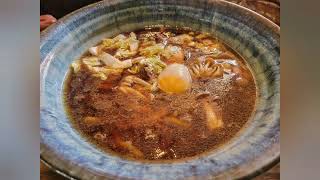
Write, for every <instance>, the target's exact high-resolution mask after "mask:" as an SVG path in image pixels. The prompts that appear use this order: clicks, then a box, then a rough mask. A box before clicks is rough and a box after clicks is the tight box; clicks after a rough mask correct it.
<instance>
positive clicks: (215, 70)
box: [191, 60, 223, 78]
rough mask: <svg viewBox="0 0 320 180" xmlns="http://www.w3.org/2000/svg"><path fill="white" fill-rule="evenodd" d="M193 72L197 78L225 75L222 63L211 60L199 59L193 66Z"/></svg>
mask: <svg viewBox="0 0 320 180" xmlns="http://www.w3.org/2000/svg"><path fill="white" fill-rule="evenodd" d="M191 74H192V75H193V77H195V78H208V77H212V78H219V77H223V67H222V65H221V64H214V62H213V61H210V60H209V61H207V60H206V61H204V62H201V61H200V60H198V61H197V62H196V63H195V64H193V65H192V66H191Z"/></svg>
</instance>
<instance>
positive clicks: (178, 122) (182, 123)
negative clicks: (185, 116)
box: [165, 116, 191, 128]
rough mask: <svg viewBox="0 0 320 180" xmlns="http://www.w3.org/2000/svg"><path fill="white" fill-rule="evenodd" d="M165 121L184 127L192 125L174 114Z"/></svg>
mask: <svg viewBox="0 0 320 180" xmlns="http://www.w3.org/2000/svg"><path fill="white" fill-rule="evenodd" d="M165 121H167V122H169V123H170V124H174V125H177V126H180V127H183V128H188V127H190V125H191V124H190V123H189V122H187V121H184V120H181V119H178V118H176V117H174V116H167V117H165Z"/></svg>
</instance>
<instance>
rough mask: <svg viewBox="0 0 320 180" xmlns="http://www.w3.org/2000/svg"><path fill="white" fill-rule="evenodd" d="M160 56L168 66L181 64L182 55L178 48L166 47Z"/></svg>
mask: <svg viewBox="0 0 320 180" xmlns="http://www.w3.org/2000/svg"><path fill="white" fill-rule="evenodd" d="M162 55H163V56H164V57H165V58H166V60H167V62H168V63H169V64H172V63H183V60H184V54H183V50H182V49H181V48H180V47H179V46H171V45H168V46H167V47H166V48H165V49H164V51H163V53H162Z"/></svg>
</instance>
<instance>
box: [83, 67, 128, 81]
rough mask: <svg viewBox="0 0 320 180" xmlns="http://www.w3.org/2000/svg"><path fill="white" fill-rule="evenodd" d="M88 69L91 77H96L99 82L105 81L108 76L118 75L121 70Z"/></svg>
mask: <svg viewBox="0 0 320 180" xmlns="http://www.w3.org/2000/svg"><path fill="white" fill-rule="evenodd" d="M88 69H89V70H90V71H91V72H92V76H94V77H98V78H100V79H101V80H106V79H107V78H108V76H109V75H110V74H114V75H120V74H121V73H122V69H109V68H106V67H90V66H88Z"/></svg>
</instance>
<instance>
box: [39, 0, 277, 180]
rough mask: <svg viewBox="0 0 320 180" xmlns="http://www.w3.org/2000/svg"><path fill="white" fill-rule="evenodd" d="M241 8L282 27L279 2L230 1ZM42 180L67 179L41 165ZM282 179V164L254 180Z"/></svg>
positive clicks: (262, 0) (275, 0) (258, 0)
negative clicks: (256, 13) (247, 9)
mask: <svg viewBox="0 0 320 180" xmlns="http://www.w3.org/2000/svg"><path fill="white" fill-rule="evenodd" d="M229 1H231V2H234V3H237V4H239V5H241V6H244V7H247V8H249V9H252V10H254V11H256V12H258V13H260V14H261V15H263V16H265V17H267V18H268V19H270V20H271V21H273V22H275V23H276V24H278V25H280V2H279V0H229ZM40 164H41V166H40V179H41V180H66V178H65V177H63V176H61V175H59V174H57V173H55V172H54V171H52V170H50V169H49V168H48V167H47V166H46V165H44V164H43V163H40ZM279 179H280V163H279V164H277V165H276V166H275V167H273V168H272V169H270V170H269V171H267V172H265V173H264V174H261V175H260V176H258V177H255V178H254V180H279Z"/></svg>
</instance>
